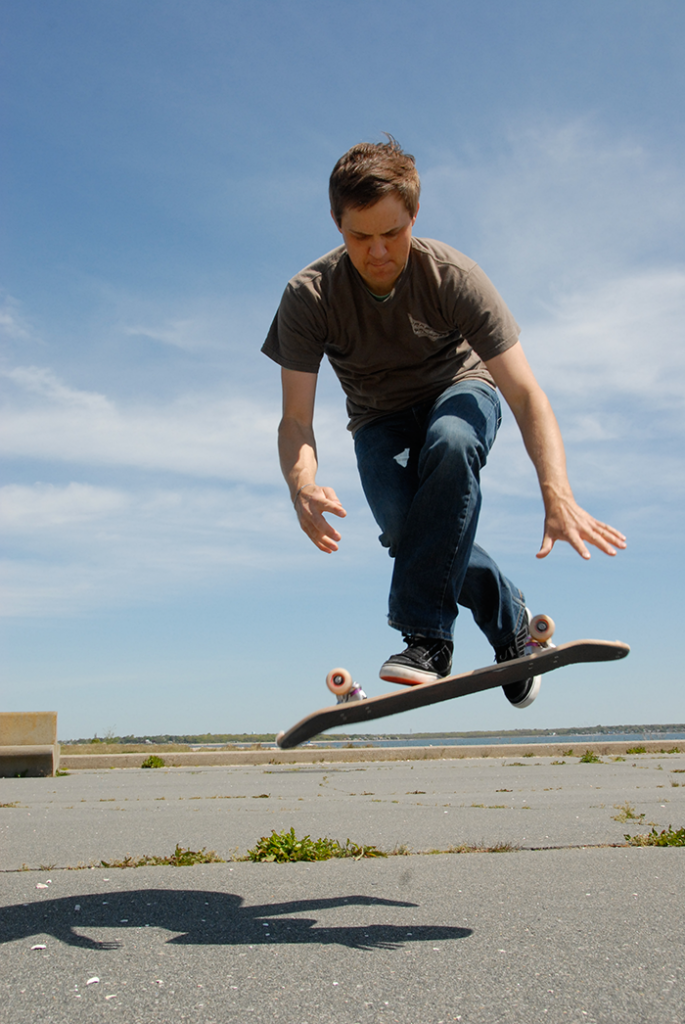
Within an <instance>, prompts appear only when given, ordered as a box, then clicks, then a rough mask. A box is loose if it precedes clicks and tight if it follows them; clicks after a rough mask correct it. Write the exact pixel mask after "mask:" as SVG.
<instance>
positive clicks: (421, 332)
mask: <svg viewBox="0 0 685 1024" xmlns="http://www.w3.org/2000/svg"><path fill="white" fill-rule="evenodd" d="M407 316H408V317H409V323H410V324H411V329H412V331H413V332H414V334H415V335H416V337H417V338H429V339H430V340H431V341H440V339H441V338H449V336H450V334H451V333H452V332H451V331H442V332H440V331H434V330H433V328H432V327H429V326H428V324H424V323H423V322H422V321H421V320H415V319H414V317H413V316H412V315H411V313H407Z"/></svg>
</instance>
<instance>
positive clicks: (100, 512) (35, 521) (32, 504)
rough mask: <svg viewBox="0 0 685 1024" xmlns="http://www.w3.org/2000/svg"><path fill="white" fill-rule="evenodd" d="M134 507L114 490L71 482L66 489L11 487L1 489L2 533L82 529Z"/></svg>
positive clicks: (10, 485)
mask: <svg viewBox="0 0 685 1024" xmlns="http://www.w3.org/2000/svg"><path fill="white" fill-rule="evenodd" d="M129 505H130V499H129V497H128V495H126V494H124V493H122V492H121V491H116V490H113V489H111V488H105V487H93V486H91V485H90V484H77V483H70V484H67V486H66V487H57V486H55V485H54V484H36V485H35V486H33V487H23V486H19V485H14V484H9V485H7V486H6V487H1V488H0V530H2V531H3V532H4V533H6V534H9V533H12V534H19V535H22V534H24V535H26V534H29V535H30V534H33V533H34V531H38V532H40V533H41V534H43V535H44V534H45V531H46V530H52V529H55V528H58V529H59V528H63V527H69V526H78V527H79V528H81V527H82V526H83V524H84V523H92V522H93V521H96V520H102V519H103V518H105V517H107V516H111V515H112V514H114V513H117V514H121V513H122V512H124V511H125V510H126V509H127V508H128V507H129Z"/></svg>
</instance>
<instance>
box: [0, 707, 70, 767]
mask: <svg viewBox="0 0 685 1024" xmlns="http://www.w3.org/2000/svg"><path fill="white" fill-rule="evenodd" d="M58 767H59V744H58V742H57V712H56V711H2V712H0V777H2V778H14V777H16V776H17V775H24V776H32V777H35V776H41V775H54V774H55V772H56V771H57V769H58Z"/></svg>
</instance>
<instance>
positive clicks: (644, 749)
mask: <svg viewBox="0 0 685 1024" xmlns="http://www.w3.org/2000/svg"><path fill="white" fill-rule="evenodd" d="M646 753H647V747H628V749H627V750H626V754H646Z"/></svg>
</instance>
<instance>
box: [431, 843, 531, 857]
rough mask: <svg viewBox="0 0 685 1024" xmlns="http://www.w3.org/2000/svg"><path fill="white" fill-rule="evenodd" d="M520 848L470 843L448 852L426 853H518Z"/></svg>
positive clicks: (510, 844)
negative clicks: (473, 844)
mask: <svg viewBox="0 0 685 1024" xmlns="http://www.w3.org/2000/svg"><path fill="white" fill-rule="evenodd" d="M520 849H521V847H520V846H515V845H514V844H513V843H495V845H494V846H472V845H470V844H469V843H460V844H459V845H458V846H450V847H448V848H447V849H446V850H426V853H429V854H435V853H516V852H517V851H518V850H520Z"/></svg>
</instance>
